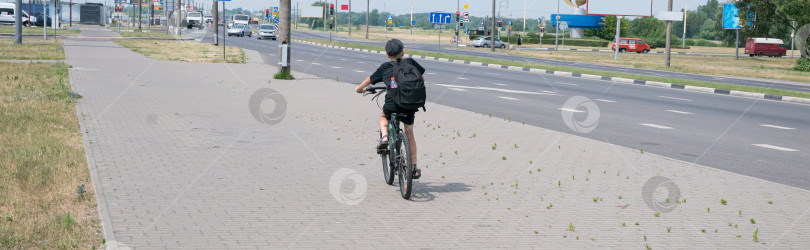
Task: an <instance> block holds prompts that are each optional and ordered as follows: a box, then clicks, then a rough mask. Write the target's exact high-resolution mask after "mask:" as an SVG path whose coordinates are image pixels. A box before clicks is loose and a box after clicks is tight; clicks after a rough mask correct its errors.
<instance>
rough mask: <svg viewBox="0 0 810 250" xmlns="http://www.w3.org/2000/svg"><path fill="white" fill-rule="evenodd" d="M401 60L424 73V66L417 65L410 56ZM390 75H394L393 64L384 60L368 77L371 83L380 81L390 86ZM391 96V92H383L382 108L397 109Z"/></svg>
mask: <svg viewBox="0 0 810 250" xmlns="http://www.w3.org/2000/svg"><path fill="white" fill-rule="evenodd" d="M402 61H404V62H407V63H410V64H411V65H413V66H414V67H416V69H418V70H419V73H422V74H423V75H424V74H425V68H423V67H422V65H419V63H417V62H416V60H413V59H412V58H404V59H402ZM391 77H394V73H393V66H392V65H391V63H390V62H385V63H383V64H380V67H378V68H377V70H376V71H374V73H373V74H371V76H370V77H369V79H370V80H371V84H372V85H373V84H377V83H380V82H382V83H384V84H385V86H387V87H389V88H391ZM393 98H394V97H393V94H392V93H391V92H390V91H388V92H386V93H385V105H383V109H387V110H392V111H397V108H396V104H394V101H393Z"/></svg>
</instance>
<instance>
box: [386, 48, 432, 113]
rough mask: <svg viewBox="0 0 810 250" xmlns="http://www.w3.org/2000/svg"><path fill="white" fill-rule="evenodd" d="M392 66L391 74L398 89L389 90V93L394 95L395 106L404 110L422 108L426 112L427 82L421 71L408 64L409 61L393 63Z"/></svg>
mask: <svg viewBox="0 0 810 250" xmlns="http://www.w3.org/2000/svg"><path fill="white" fill-rule="evenodd" d="M391 66H393V68H392V69H391V73H392V75H393V76H394V81H396V83H397V87H396V88H389V89H388V91H391V92H392V93H393V97H394V98H393V100H394V104H396V105H397V107H398V108H401V109H403V110H419V108H422V110H423V111H425V100H426V99H427V93H426V92H425V80H423V79H422V73H421V72H419V69H417V68H416V66H413V65H412V64H410V63H408V61H407V60H397V61H396V62H394V61H392V62H391Z"/></svg>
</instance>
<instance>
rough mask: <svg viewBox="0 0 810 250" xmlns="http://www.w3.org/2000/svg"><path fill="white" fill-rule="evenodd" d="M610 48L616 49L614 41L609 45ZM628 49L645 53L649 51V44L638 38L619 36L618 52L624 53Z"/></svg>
mask: <svg viewBox="0 0 810 250" xmlns="http://www.w3.org/2000/svg"><path fill="white" fill-rule="evenodd" d="M610 50H614V51H615V50H616V43H615V42H614V43H613V44H611V45H610ZM628 51H631V52H636V53H647V52H650V45H649V44H647V43H645V42H644V40H641V39H639V38H619V52H622V53H624V52H628Z"/></svg>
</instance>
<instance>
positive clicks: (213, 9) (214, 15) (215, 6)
mask: <svg viewBox="0 0 810 250" xmlns="http://www.w3.org/2000/svg"><path fill="white" fill-rule="evenodd" d="M218 4H219V3H218V2H217V0H213V3H212V5H211V6H212V7H211V15H212V17H211V18H212V23H213V24H212V26H213V27H212V29H211V30H212V32H211V33H212V34H214V35H213V36H211V39H213V41H212V42H213V43H214V45H219V10H218V8H219V6H218Z"/></svg>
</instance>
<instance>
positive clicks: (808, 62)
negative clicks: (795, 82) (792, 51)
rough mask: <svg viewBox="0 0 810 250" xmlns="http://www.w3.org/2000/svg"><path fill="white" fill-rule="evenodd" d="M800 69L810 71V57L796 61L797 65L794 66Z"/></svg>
mask: <svg viewBox="0 0 810 250" xmlns="http://www.w3.org/2000/svg"><path fill="white" fill-rule="evenodd" d="M793 69H795V70H798V71H804V72H810V58H808V57H802V58H799V60H798V61H796V67H795V68H793Z"/></svg>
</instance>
